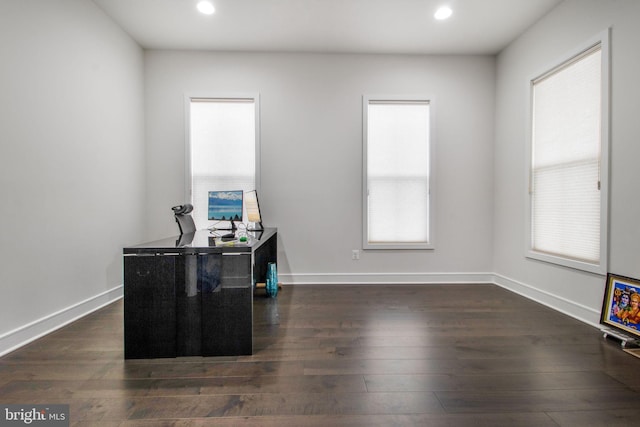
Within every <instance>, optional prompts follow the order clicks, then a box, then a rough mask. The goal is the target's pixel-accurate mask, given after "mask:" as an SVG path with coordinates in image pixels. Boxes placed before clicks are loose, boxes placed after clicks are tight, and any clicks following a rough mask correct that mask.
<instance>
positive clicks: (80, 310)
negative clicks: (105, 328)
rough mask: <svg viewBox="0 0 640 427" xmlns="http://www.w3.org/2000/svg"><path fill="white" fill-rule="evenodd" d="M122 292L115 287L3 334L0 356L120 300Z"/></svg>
mask: <svg viewBox="0 0 640 427" xmlns="http://www.w3.org/2000/svg"><path fill="white" fill-rule="evenodd" d="M123 292H124V287H123V286H122V285H120V286H116V287H115V288H113V289H110V290H108V291H106V292H103V293H101V294H98V295H96V296H93V297H91V298H88V299H86V300H84V301H81V302H79V303H77V304H74V305H72V306H70V307H67V308H65V309H62V310H60V311H58V312H56V313H52V314H50V315H48V316H45V317H43V318H41V319H38V320H35V321H33V322H31V323H29V324H27V325H24V326H21V327H19V328H17V329H14V330H13V331H9V332H7V333H5V334H3V335H2V336H0V356H3V355H5V354H7V353H10V352H12V351H14V350H16V349H18V348H20V347H22V346H24V345H26V344H28V343H30V342H31V341H34V340H36V339H38V338H40V337H42V336H44V335H47V334H49V333H51V332H53V331H55V330H56V329H60V328H61V327H63V326H65V325H68V324H69V323H71V322H73V321H75V320H77V319H79V318H81V317H84V316H86V315H87V314H89V313H92V312H94V311H96V310H98V309H100V308H102V307H104V306H106V305H109V304H111V303H112V302H114V301H116V300H118V299H120V298H122V296H123Z"/></svg>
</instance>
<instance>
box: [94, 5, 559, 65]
mask: <svg viewBox="0 0 640 427" xmlns="http://www.w3.org/2000/svg"><path fill="white" fill-rule="evenodd" d="M93 1H94V2H95V3H96V4H98V5H99V6H100V7H101V8H102V9H103V10H104V11H105V12H106V13H107V14H108V15H109V16H111V17H112V18H113V19H114V20H115V21H116V22H117V23H118V24H120V26H121V27H122V28H123V29H124V30H125V31H126V32H127V33H129V34H130V35H131V36H132V37H133V38H134V39H135V40H136V41H137V42H138V43H139V44H140V45H141V46H142V47H144V48H147V49H197V50H223V51H229V50H233V51H286V52H349V53H354V52H362V53H408V54H496V53H498V52H499V51H500V50H501V49H503V48H504V47H505V46H506V45H507V44H508V43H509V42H510V41H512V40H513V39H515V38H516V37H517V36H518V35H520V34H521V33H522V32H523V31H524V30H525V29H527V28H528V27H529V26H530V25H532V24H533V23H535V22H536V21H538V20H539V19H540V18H541V17H542V16H543V15H545V14H546V13H547V12H549V11H550V10H551V9H553V8H554V7H555V6H556V5H557V4H558V3H560V2H561V1H562V0H211V2H212V3H213V4H214V6H215V8H216V13H215V14H213V15H209V16H207V15H202V14H200V13H199V12H198V11H197V10H196V3H197V2H198V0H93ZM442 4H448V5H450V6H451V8H452V9H453V16H452V17H451V18H450V19H448V20H447V21H436V20H435V19H434V18H433V14H434V12H435V10H436V9H437V7H438V6H440V5H442Z"/></svg>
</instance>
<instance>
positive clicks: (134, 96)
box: [0, 0, 145, 354]
mask: <svg viewBox="0 0 640 427" xmlns="http://www.w3.org/2000/svg"><path fill="white" fill-rule="evenodd" d="M0 58H2V59H1V61H2V65H1V66H0V194H1V195H2V203H1V204H0V219H1V222H0V224H1V227H2V230H1V232H0V235H1V236H2V237H1V238H2V245H0V266H1V267H0V295H1V297H0V354H2V353H4V352H6V351H8V350H10V349H11V348H13V347H15V346H16V345H18V344H20V343H23V342H25V341H27V340H30V339H32V338H34V337H35V336H37V335H39V334H41V333H43V332H45V331H47V330H49V329H50V328H52V327H56V326H59V325H60V324H61V323H64V322H66V321H68V320H70V319H72V318H74V317H76V316H79V315H81V314H84V313H86V312H87V311H89V310H92V309H94V308H95V307H98V306H99V305H101V304H104V303H106V302H108V301H110V300H113V298H116V297H117V296H118V295H121V284H122V267H121V266H122V262H121V259H122V255H121V254H122V247H123V246H125V245H127V244H131V243H135V242H138V241H140V240H141V239H142V236H143V232H142V220H143V217H142V215H143V206H144V184H145V182H144V179H145V177H144V165H145V158H144V155H145V152H144V137H143V133H144V127H143V114H144V109H143V89H144V86H143V80H142V79H143V54H142V49H141V48H140V47H139V46H138V45H137V44H136V43H134V42H133V41H132V40H131V39H130V38H129V37H128V36H127V35H125V34H124V32H123V31H122V30H120V29H119V28H118V27H117V26H116V25H115V24H114V23H113V22H112V21H111V20H110V19H109V18H107V17H106V15H105V14H104V13H103V12H102V11H101V10H100V9H98V8H97V6H96V5H95V4H94V3H93V2H90V1H84V0H56V1H51V0H29V1H25V0H3V1H2V2H0Z"/></svg>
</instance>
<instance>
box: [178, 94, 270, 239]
mask: <svg viewBox="0 0 640 427" xmlns="http://www.w3.org/2000/svg"><path fill="white" fill-rule="evenodd" d="M187 112H188V120H187V123H188V141H189V144H188V147H189V148H188V150H187V151H188V152H187V162H188V164H187V167H186V170H187V177H186V186H187V188H186V193H187V197H186V198H187V200H191V202H192V203H193V213H192V215H193V219H194V221H195V223H196V226H197V228H204V227H206V226H207V204H208V198H207V196H208V192H209V191H213V190H243V191H250V190H254V189H257V187H258V184H259V183H258V182H257V181H258V177H259V164H260V162H259V159H258V153H259V136H258V129H259V126H258V117H259V116H258V97H257V96H249V97H229V98H223V97H221V98H196V97H188V98H187Z"/></svg>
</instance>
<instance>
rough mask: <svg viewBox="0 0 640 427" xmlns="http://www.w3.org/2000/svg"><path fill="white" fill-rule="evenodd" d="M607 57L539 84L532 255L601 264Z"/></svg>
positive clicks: (597, 52) (583, 59)
mask: <svg viewBox="0 0 640 427" xmlns="http://www.w3.org/2000/svg"><path fill="white" fill-rule="evenodd" d="M601 69H602V49H601V46H600V44H598V45H597V46H595V47H593V48H591V49H589V50H588V51H586V52H584V53H583V54H581V55H579V56H577V57H574V58H572V59H571V60H569V61H567V62H566V63H564V64H562V65H561V66H559V67H557V68H555V69H553V70H552V71H551V72H549V73H547V74H546V75H544V76H542V77H540V78H538V79H535V80H533V81H532V112H533V115H532V155H531V159H532V164H531V184H530V185H531V188H530V193H531V194H530V195H531V248H532V250H533V251H536V252H540V253H546V254H550V255H553V256H559V257H562V258H567V259H570V260H577V261H581V262H586V263H591V264H599V263H600V260H601V238H602V236H601V221H602V218H601V212H602V209H601V208H602V203H606V200H605V201H603V200H602V197H601V191H600V189H601V162H602V156H601V152H602V149H603V145H602V116H603V112H602V86H603V85H602V81H603V80H602V73H601Z"/></svg>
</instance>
